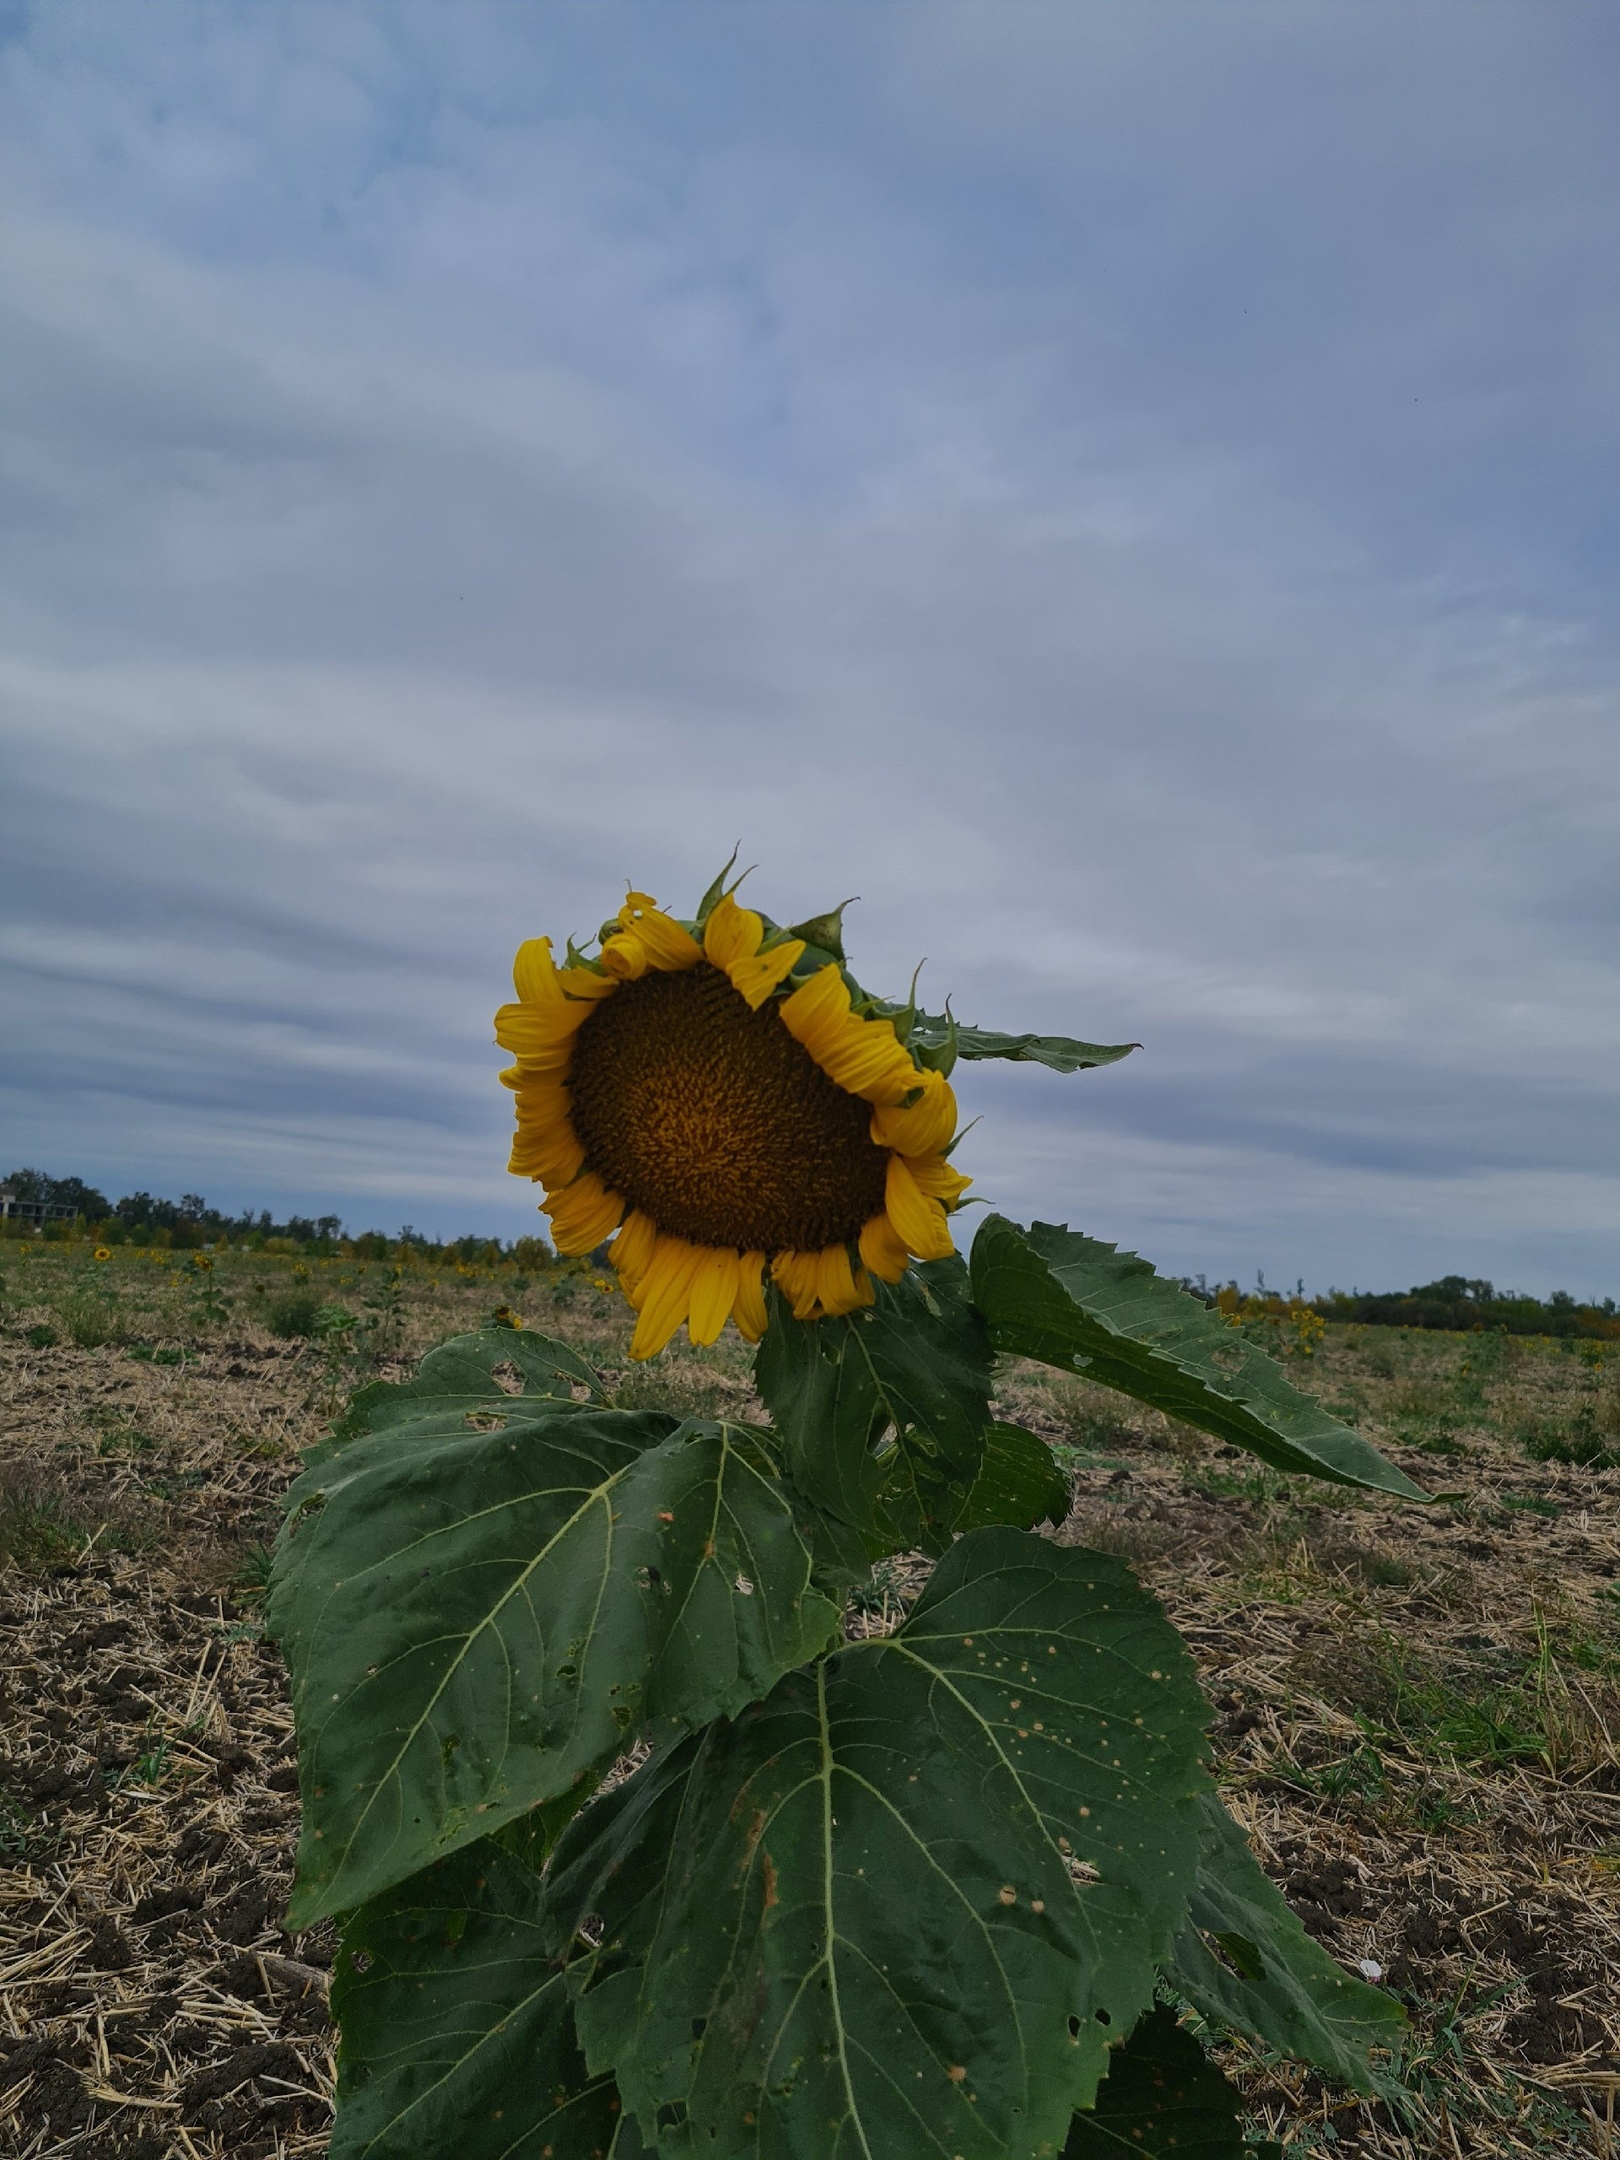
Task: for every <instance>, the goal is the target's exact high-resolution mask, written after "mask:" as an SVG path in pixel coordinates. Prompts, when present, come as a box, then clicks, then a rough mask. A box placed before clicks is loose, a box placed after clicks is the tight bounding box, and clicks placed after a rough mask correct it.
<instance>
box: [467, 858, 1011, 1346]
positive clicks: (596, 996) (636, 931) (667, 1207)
mask: <svg viewBox="0 0 1620 2160" xmlns="http://www.w3.org/2000/svg"><path fill="white" fill-rule="evenodd" d="M806 927H807V928H808V927H811V926H808V925H807V926H806ZM513 977H514V981H515V984H516V988H517V1002H516V1004H513V1005H503V1006H502V1007H501V1010H500V1012H499V1013H498V1014H497V1015H496V1019H495V1039H496V1041H497V1042H498V1043H499V1044H500V1045H501V1047H502V1048H503V1049H505V1050H509V1051H511V1052H512V1053H513V1055H514V1056H515V1058H516V1060H517V1062H516V1063H515V1064H514V1065H513V1066H511V1067H510V1069H509V1070H508V1071H506V1072H504V1073H502V1075H501V1078H502V1080H503V1081H504V1082H505V1083H506V1085H507V1086H508V1087H509V1088H511V1090H512V1091H513V1094H514V1095H515V1096H516V1098H517V1137H516V1139H515V1140H514V1142H513V1146H512V1159H511V1163H510V1168H511V1169H512V1171H513V1172H514V1173H515V1174H516V1175H518V1176H520V1177H528V1178H532V1179H533V1180H534V1181H535V1182H536V1183H537V1184H541V1185H543V1186H544V1187H545V1188H546V1198H545V1199H544V1200H543V1201H542V1202H541V1208H542V1212H543V1213H545V1214H546V1215H548V1216H549V1217H550V1218H551V1228H552V1236H553V1238H554V1240H555V1242H556V1246H557V1250H558V1251H559V1252H562V1253H584V1252H590V1251H591V1250H592V1249H593V1248H594V1247H595V1246H598V1245H600V1244H602V1243H603V1242H604V1241H605V1240H607V1239H608V1238H611V1239H612V1240H613V1243H612V1247H611V1258H612V1261H613V1265H614V1266H615V1268H616V1269H617V1270H618V1276H619V1283H620V1286H621V1288H622V1289H623V1291H624V1293H625V1295H626V1297H627V1298H628V1299H629V1301H630V1303H631V1305H632V1306H633V1307H634V1308H635V1310H636V1313H637V1315H638V1318H637V1323H636V1330H635V1336H634V1339H633V1341H632V1342H631V1345H630V1355H631V1356H632V1357H633V1358H647V1357H652V1356H654V1355H655V1354H656V1352H658V1351H659V1350H661V1349H662V1348H663V1347H664V1345H665V1343H667V1342H668V1341H669V1339H670V1337H671V1336H672V1335H673V1334H674V1333H675V1330H676V1329H677V1328H678V1327H679V1326H680V1325H681V1323H682V1322H683V1321H684V1322H685V1323H686V1326H687V1330H688V1332H689V1334H690V1336H691V1339H692V1340H693V1341H694V1342H698V1343H711V1342H713V1341H714V1340H715V1338H716V1337H717V1336H718V1335H719V1333H720V1330H721V1329H722V1328H723V1327H724V1326H725V1324H726V1321H727V1320H728V1319H731V1320H734V1321H735V1322H736V1324H737V1327H738V1329H739V1331H740V1332H741V1333H742V1334H743V1335H744V1336H745V1337H746V1338H747V1340H748V1341H750V1342H757V1341H758V1340H759V1338H760V1336H761V1335H762V1334H763V1333H764V1332H765V1319H766V1305H765V1284H766V1280H767V1278H769V1279H770V1280H772V1281H774V1282H775V1283H776V1284H777V1286H778V1288H779V1289H780V1290H781V1292H782V1294H783V1296H784V1297H785V1298H786V1299H787V1301H788V1304H789V1306H790V1307H791V1309H792V1312H793V1315H794V1317H795V1319H799V1320H813V1319H819V1318H821V1317H822V1316H823V1315H828V1314H835V1313H847V1312H853V1311H855V1310H856V1309H857V1307H859V1306H862V1305H869V1304H871V1303H872V1300H873V1297H874V1295H875V1293H874V1291H873V1287H872V1278H873V1276H877V1277H879V1278H880V1279H881V1280H883V1281H885V1282H898V1281H899V1279H900V1277H901V1276H902V1275H903V1274H904V1273H905V1270H906V1267H907V1265H908V1263H909V1261H910V1259H911V1258H912V1257H913V1256H915V1257H916V1258H917V1259H919V1260H939V1259H944V1258H945V1257H946V1256H947V1255H948V1254H950V1253H951V1252H952V1251H954V1249H955V1248H954V1246H953V1245H952V1242H951V1233H950V1227H949V1224H948V1222H947V1217H948V1215H949V1214H950V1212H951V1210H952V1209H953V1208H954V1207H955V1206H956V1204H957V1202H958V1200H959V1199H960V1198H961V1195H962V1193H963V1191H964V1190H965V1188H966V1186H967V1184H968V1182H969V1181H968V1179H966V1178H964V1177H963V1176H961V1175H960V1173H959V1172H957V1171H955V1170H953V1169H952V1168H951V1166H950V1163H949V1161H948V1160H947V1156H948V1153H949V1150H950V1147H951V1145H952V1143H953V1141H954V1139H955V1135H956V1097H955V1095H954V1094H953V1093H952V1090H951V1086H950V1083H949V1081H948V1080H947V1079H946V1078H945V1075H944V1074H943V1073H942V1072H939V1071H936V1070H933V1069H932V1068H927V1067H924V1066H922V1065H920V1064H919V1063H918V1062H917V1060H916V1059H915V1058H914V1057H913V1056H912V1053H911V1051H910V1050H909V1049H908V1048H907V1047H906V1045H905V1041H904V1039H903V1036H904V1032H905V1019H904V1016H903V1015H895V1014H892V1013H890V1012H887V1011H876V1012H874V1009H873V1005H872V1001H870V1000H868V999H865V998H864V997H860V996H859V994H858V993H857V994H855V995H852V992H851V986H850V983H849V981H848V979H847V977H846V976H845V973H844V970H843V968H842V967H841V965H840V964H839V961H838V960H837V959H836V958H831V959H829V958H827V957H826V955H825V953H824V952H823V951H821V950H820V949H819V948H818V947H812V946H811V945H810V944H809V943H808V942H807V940H806V939H805V938H804V937H801V936H798V935H795V934H793V933H791V932H787V931H782V930H778V929H776V928H775V927H774V926H772V925H769V924H768V923H767V922H766V919H765V918H764V917H763V916H762V915H757V914H755V913H754V912H753V910H752V909H750V908H745V907H740V906H739V905H738V904H737V901H736V898H735V896H734V893H732V892H722V893H721V894H720V896H719V898H718V899H716V900H715V902H714V904H713V905H712V906H710V907H707V908H706V909H705V910H704V911H703V912H702V913H701V914H700V917H699V919H698V921H696V922H695V923H691V924H687V923H684V922H680V921H677V920H676V918H675V917H674V916H672V915H668V914H666V913H665V912H664V911H663V910H662V909H661V908H660V907H659V906H658V904H657V902H656V901H654V900H653V899H651V898H650V897H649V895H648V894H646V893H639V892H632V893H631V894H630V895H629V897H628V898H627V899H626V901H625V903H624V906H623V907H622V908H621V909H620V910H619V913H618V916H617V918H616V919H615V920H614V921H613V922H612V923H608V924H604V925H603V928H602V934H601V944H600V950H599V954H598V956H597V957H596V958H594V959H592V958H586V957H584V956H582V955H581V954H579V953H577V952H576V951H575V950H574V948H573V946H572V945H570V947H569V952H568V961H567V965H565V966H563V967H559V966H558V965H557V963H556V961H555V960H554V959H553V957H552V951H551V940H550V939H549V938H531V939H530V940H529V941H528V942H527V943H526V944H525V945H523V946H522V947H521V948H520V949H519V952H518V956H517V961H516V964H515V966H514V969H513ZM863 1007H864V1008H865V1009H864V1010H862V1009H861V1008H863Z"/></svg>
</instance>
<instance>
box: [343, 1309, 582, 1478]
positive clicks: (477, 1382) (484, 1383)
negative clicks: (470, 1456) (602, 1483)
mask: <svg viewBox="0 0 1620 2160" xmlns="http://www.w3.org/2000/svg"><path fill="white" fill-rule="evenodd" d="M497 1373H501V1374H503V1375H504V1376H505V1377H506V1378H507V1379H508V1381H510V1380H512V1379H516V1380H517V1381H518V1382H519V1386H518V1388H517V1390H516V1392H517V1393H519V1394H520V1395H521V1396H522V1397H523V1399H524V1400H525V1401H526V1402H528V1403H529V1404H531V1405H532V1404H533V1403H534V1402H535V1400H536V1399H537V1398H543V1399H544V1400H545V1401H547V1402H548V1403H550V1404H553V1405H563V1404H568V1403H572V1402H580V1401H583V1402H588V1403H596V1404H599V1405H605V1404H606V1403H607V1401H608V1396H607V1393H606V1391H605V1390H604V1388H603V1386H602V1383H601V1381H600V1380H599V1379H598V1378H597V1376H596V1373H595V1371H594V1369H593V1368H592V1367H591V1366H589V1365H588V1364H587V1363H586V1362H585V1360H584V1359H583V1358H582V1357H581V1356H580V1354H579V1352H578V1351H577V1350H571V1349H570V1348H569V1346H568V1345H567V1343H564V1342H558V1341H556V1340H555V1338H554V1337H552V1336H550V1335H532V1334H530V1333H529V1332H528V1330H527V1329H524V1328H483V1329H481V1330H480V1331H479V1332H478V1333H477V1334H474V1335H453V1336H451V1338H450V1340H449V1341H448V1342H442V1343H440V1344H438V1345H437V1347H436V1348H434V1349H432V1350H430V1351H428V1353H427V1355H426V1356H425V1357H424V1358H423V1359H422V1362H421V1363H420V1364H419V1365H418V1366H417V1368H416V1371H415V1372H414V1373H413V1374H412V1375H411V1377H410V1378H409V1379H408V1380H373V1381H372V1382H371V1383H370V1384H369V1385H368V1386H366V1387H362V1388H356V1389H355V1391H354V1393H353V1395H351V1396H350V1398H349V1401H348V1404H347V1407H346V1408H345V1409H344V1411H343V1414H342V1416H341V1417H340V1418H338V1420H337V1421H336V1423H335V1424H334V1425H333V1427H332V1433H331V1437H330V1439H329V1440H328V1441H326V1442H325V1443H323V1444H321V1445H319V1446H318V1447H317V1448H316V1449H314V1450H312V1451H311V1453H310V1455H309V1456H308V1457H307V1458H306V1460H307V1461H309V1462H310V1463H312V1464H313V1463H316V1462H324V1461H326V1460H327V1459H328V1458H329V1457H330V1456H331V1455H332V1454H333V1453H335V1452H336V1450H337V1448H339V1447H341V1446H342V1445H343V1443H344V1442H345V1441H348V1440H353V1439H357V1438H358V1437H359V1436H360V1435H361V1434H362V1433H369V1432H382V1431H383V1430H384V1429H385V1428H386V1427H388V1426H391V1425H403V1424H409V1423H410V1422H411V1420H412V1419H414V1418H418V1417H421V1416H423V1415H424V1414H426V1415H428V1416H431V1417H445V1416H448V1415H450V1414H451V1413H453V1412H454V1411H456V1410H458V1409H459V1410H460V1411H462V1412H463V1413H466V1412H471V1411H478V1410H481V1409H483V1408H484V1406H485V1405H486V1404H496V1405H504V1404H506V1403H508V1402H509V1401H510V1399H511V1396H512V1394H513V1392H514V1390H513V1389H512V1388H511V1386H510V1385H508V1386H506V1387H503V1386H502V1385H501V1382H500V1380H498V1379H497V1378H496V1374H497Z"/></svg>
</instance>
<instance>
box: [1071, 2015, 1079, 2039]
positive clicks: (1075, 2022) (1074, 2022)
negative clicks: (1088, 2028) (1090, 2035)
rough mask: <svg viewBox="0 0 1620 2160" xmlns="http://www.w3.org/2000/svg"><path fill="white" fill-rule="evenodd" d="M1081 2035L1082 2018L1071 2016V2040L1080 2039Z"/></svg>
mask: <svg viewBox="0 0 1620 2160" xmlns="http://www.w3.org/2000/svg"><path fill="white" fill-rule="evenodd" d="M1079 2037H1080V2020H1079V2019H1078V2018H1077V2017H1071V2018H1070V2020H1069V2038H1070V2039H1071V2040H1078V2039H1079Z"/></svg>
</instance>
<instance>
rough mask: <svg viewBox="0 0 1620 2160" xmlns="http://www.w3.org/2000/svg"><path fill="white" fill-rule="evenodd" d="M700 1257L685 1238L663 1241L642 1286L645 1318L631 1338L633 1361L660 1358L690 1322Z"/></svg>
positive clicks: (663, 1239) (693, 1246) (643, 1314)
mask: <svg viewBox="0 0 1620 2160" xmlns="http://www.w3.org/2000/svg"><path fill="white" fill-rule="evenodd" d="M699 1257H700V1255H699V1252H698V1248H697V1247H696V1246H695V1245H688V1244H687V1243H686V1241H685V1240H684V1239H683V1238H660V1239H659V1241H658V1249H657V1251H656V1252H655V1253H654V1255H653V1263H652V1266H651V1267H650V1268H649V1269H648V1270H647V1276H646V1280H645V1281H644V1282H643V1284H642V1286H641V1317H640V1318H639V1319H638V1320H637V1322H636V1332H635V1334H634V1335H633V1336H632V1337H631V1338H630V1355H631V1356H632V1357H633V1358H636V1359H638V1360H639V1359H641V1358H650V1357H656V1356H657V1355H658V1353H659V1351H660V1350H662V1349H663V1347H664V1345H665V1343H667V1342H668V1341H669V1338H670V1337H671V1336H672V1335H673V1334H674V1332H675V1330H676V1329H677V1328H678V1327H679V1326H680V1324H681V1322H682V1321H683V1320H684V1319H685V1318H686V1315H687V1312H688V1310H689V1308H690V1306H691V1302H692V1277H693V1276H694V1275H695V1274H696V1272H697V1264H698V1260H699Z"/></svg>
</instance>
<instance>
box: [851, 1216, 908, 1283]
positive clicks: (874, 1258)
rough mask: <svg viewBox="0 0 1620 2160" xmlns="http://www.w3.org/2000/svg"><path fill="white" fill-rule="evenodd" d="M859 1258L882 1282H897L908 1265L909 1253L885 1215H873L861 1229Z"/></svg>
mask: <svg viewBox="0 0 1620 2160" xmlns="http://www.w3.org/2000/svg"><path fill="white" fill-rule="evenodd" d="M861 1260H862V1262H863V1264H864V1265H865V1266H867V1267H869V1268H870V1269H871V1271H872V1273H873V1274H874V1275H876V1276H878V1277H880V1278H881V1280H882V1281H884V1282H898V1281H899V1280H900V1278H901V1276H902V1275H903V1274H904V1273H905V1272H906V1269H907V1268H908V1267H909V1266H910V1264H911V1255H910V1253H908V1252H907V1251H906V1248H905V1244H904V1241H903V1240H902V1238H901V1236H900V1233H899V1231H898V1230H896V1228H895V1227H894V1224H893V1223H892V1222H890V1220H889V1218H888V1216H887V1215H874V1216H873V1217H872V1219H871V1221H870V1222H869V1223H867V1224H866V1226H865V1228H864V1229H863V1230H862V1231H861Z"/></svg>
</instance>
